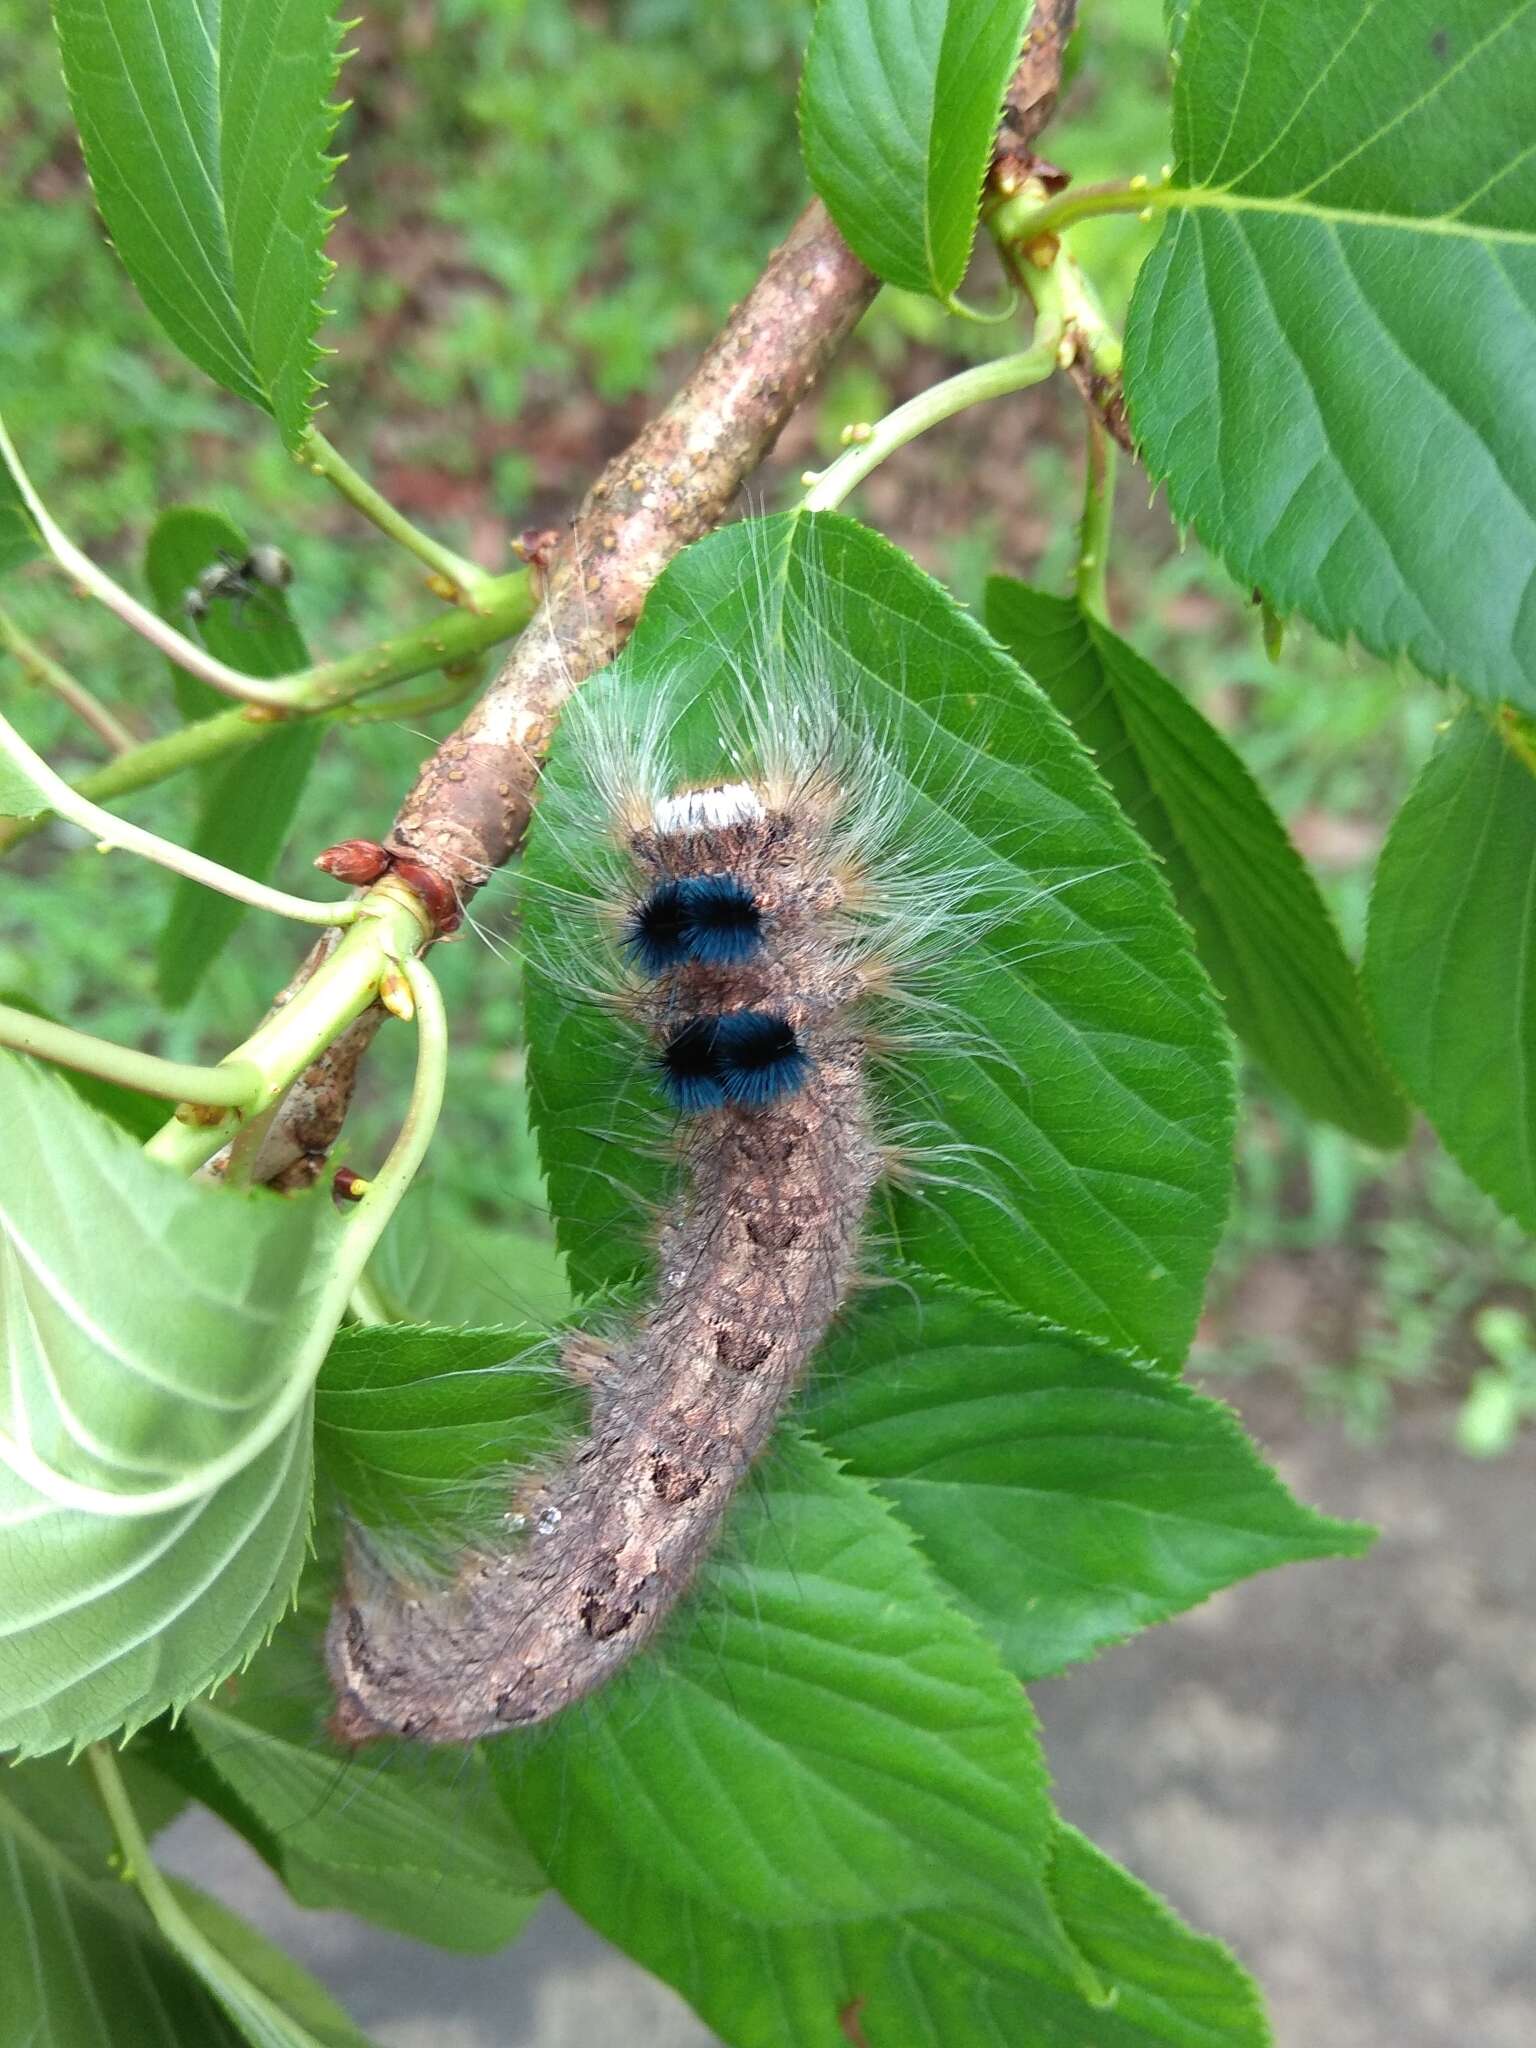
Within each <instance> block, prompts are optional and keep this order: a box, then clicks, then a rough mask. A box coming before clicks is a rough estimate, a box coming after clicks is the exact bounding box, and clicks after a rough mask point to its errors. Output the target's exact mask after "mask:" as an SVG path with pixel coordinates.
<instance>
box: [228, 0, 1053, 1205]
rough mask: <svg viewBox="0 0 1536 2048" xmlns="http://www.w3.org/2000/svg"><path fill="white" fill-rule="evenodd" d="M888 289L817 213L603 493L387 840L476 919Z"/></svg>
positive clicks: (1034, 37)
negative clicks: (658, 600)
mask: <svg viewBox="0 0 1536 2048" xmlns="http://www.w3.org/2000/svg"><path fill="white" fill-rule="evenodd" d="M1076 13H1077V0H1036V5H1035V13H1034V20H1033V23H1032V25H1031V28H1030V31H1029V35H1028V37H1027V39H1026V42H1025V47H1024V52H1023V56H1022V58H1021V60H1020V64H1019V68H1018V71H1017V73H1016V75H1015V78H1014V81H1013V84H1012V86H1011V87H1010V90H1009V94H1008V100H1007V107H1006V110H1005V118H1004V135H1005V139H1006V142H1007V145H1008V146H1009V147H1010V148H1012V149H1015V150H1020V149H1022V150H1027V149H1029V148H1030V147H1031V145H1032V144H1033V142H1034V140H1035V138H1036V136H1037V135H1038V134H1039V132H1040V130H1041V129H1042V128H1043V127H1044V126H1045V123H1046V122H1047V121H1048V120H1049V118H1050V116H1051V113H1052V112H1053V110H1054V108H1055V104H1056V98H1057V93H1058V91H1059V88H1060V82H1061V66H1062V60H1063V57H1064V55H1065V52H1066V45H1067V40H1068V38H1069V36H1070V35H1071V32H1072V27H1073V24H1074V22H1075V19H1076ZM878 289H879V281H878V279H876V278H875V277H874V276H873V274H872V273H871V272H870V271H868V270H866V269H865V267H864V266H863V264H862V263H860V262H859V260H858V258H857V257H856V256H854V254H853V253H852V251H851V250H850V249H849V248H848V246H847V244H846V243H845V242H844V241H843V239H842V237H841V235H840V234H839V233H838V231H837V229H836V228H835V227H834V226H833V224H832V221H831V218H830V216H829V215H828V214H827V212H826V209H825V208H824V207H823V206H822V205H821V203H820V201H819V200H818V201H813V202H812V203H811V205H810V206H808V207H807V208H806V210H805V212H804V213H803V214H802V215H801V216H800V218H799V220H798V221H797V222H796V223H795V225H794V227H793V228H792V229H791V230H790V233H789V235H788V237H787V239H786V240H785V241H784V243H783V244H782V246H781V247H780V248H779V249H777V250H776V251H775V252H774V254H773V255H772V256H771V257H770V258H769V260H768V264H767V267H766V268H765V270H764V271H763V274H762V276H761V277H760V278H759V280H758V282H757V284H756V285H755V286H754V287H753V289H752V291H751V292H750V293H749V294H748V296H747V297H746V299H744V300H743V301H742V303H741V305H740V306H739V307H738V308H737V309H736V311H735V312H734V313H733V314H732V316H731V318H730V320H729V321H728V322H727V323H726V325H725V327H724V328H723V329H722V331H721V333H720V334H719V336H718V337H717V338H716V340H715V341H714V342H713V343H712V344H711V345H710V347H709V349H708V350H707V351H706V352H705V354H704V356H703V357H702V358H701V360H700V362H699V364H698V366H697V368H696V369H695V370H694V372H693V374H692V376H690V377H689V379H688V381H687V383H686V384H685V385H684V386H683V388H682V390H681V391H679V392H678V394H677V396H676V397H675V398H674V399H673V400H672V402H671V404H670V405H668V406H667V408H666V410H665V411H664V412H662V413H661V414H660V415H659V416H658V417H657V418H656V419H654V420H653V421H652V422H651V423H650V424H649V425H648V426H646V427H645V428H644V429H643V430H642V431H641V433H640V434H639V436H638V437H637V438H636V440H635V441H633V442H632V443H631V445H630V446H629V447H628V448H627V449H626V450H625V451H624V453H623V454H622V455H619V456H618V457H616V458H615V459H614V461H612V462H610V463H609V465H608V467H607V468H606V469H605V470H604V471H603V473H602V475H601V476H600V477H599V478H598V479H597V481H596V483H594V484H593V486H592V488H591V489H590V490H589V491H588V493H587V495H586V497H585V499H584V500H583V502H582V505H581V508H580V510H579V511H578V512H577V514H576V517H575V519H574V520H573V521H572V523H571V527H570V529H569V531H568V532H567V533H566V534H565V535H564V536H563V538H562V539H561V540H560V541H559V542H558V543H557V545H556V546H555V548H554V549H553V551H552V554H551V558H550V560H549V562H548V564H547V565H546V570H547V580H546V583H545V588H544V593H543V598H542V601H541V603H540V605H539V608H538V610H537V612H536V613H535V615H534V617H533V619H532V620H531V622H530V623H529V625H528V627H527V628H526V629H525V631H524V632H523V634H522V636H521V638H520V639H519V640H518V642H517V644H516V645H515V646H514V647H513V649H512V651H511V653H510V655H509V656H508V658H507V660H506V662H505V663H504V664H503V667H502V669H501V672H500V674H499V675H498V676H497V678H496V680H495V682H494V683H493V684H492V685H491V688H490V689H489V690H488V691H487V692H486V694H485V696H484V697H482V698H481V700H480V701H479V703H478V704H476V706H475V708H474V709H473V710H472V711H471V712H470V714H469V716H468V717H467V718H466V719H465V720H464V722H463V724H461V725H460V726H459V727H458V729H457V731H455V732H454V733H453V734H451V735H450V737H449V738H448V739H446V740H445V741H444V742H443V743H442V745H441V746H440V747H439V748H438V749H437V751H436V753H435V754H433V756H432V757H431V759H430V760H429V761H428V762H427V764H426V766H425V767H424V768H423V769H422V771H421V774H420V775H419V776H418V778H417V780H416V784H415V787H414V788H413V789H412V790H411V792H410V794H409V795H408V796H407V797H406V799H405V802H404V803H403V804H402V805H401V807H400V810H399V812H398V814H397V815H396V818H395V822H394V825H393V827H392V828H391V831H390V833H389V835H388V837H387V838H386V840H385V841H384V846H385V848H386V850H387V851H388V852H389V854H390V855H391V856H392V857H393V858H395V859H400V860H405V861H407V862H416V863H418V864H419V865H420V866H421V867H424V868H426V869H427V870H429V871H430V873H431V874H432V875H433V876H435V877H438V878H440V879H441V881H442V882H443V883H444V884H446V885H447V887H448V888H449V889H451V891H452V892H453V895H454V897H456V898H457V900H458V902H459V904H460V905H461V906H462V904H463V903H464V902H466V901H467V900H468V898H470V897H471V896H473V895H474V894H475V892H476V891H477V890H478V889H480V888H481V887H482V886H483V885H484V883H485V881H486V880H487V878H488V877H489V876H490V875H491V874H492V873H493V872H494V870H495V869H496V868H498V867H499V866H500V865H501V864H502V863H503V862H504V861H505V860H507V859H508V858H509V857H510V856H511V855H512V854H513V853H515V852H516V851H517V849H518V847H519V846H520V845H521V844H522V840H523V836H524V834H525V833H526V832H527V829H528V822H529V819H530V817H531V815H532V810H533V802H534V794H535V788H536V785H537V781H538V775H539V766H540V762H541V759H542V757H543V753H544V750H545V748H546V747H547V746H548V744H549V740H550V736H551V734H552V732H553V730H554V727H555V724H556V721H557V720H558V717H559V714H560V709H561V706H562V705H563V704H564V702H565V700H566V698H567V697H569V696H570V694H571V692H572V691H573V690H575V689H576V688H577V687H578V686H579V685H580V684H581V683H583V682H585V681H586V679H587V677H588V676H590V675H592V674H593V673H594V672H595V671H596V670H598V669H600V668H602V667H604V666H605V665H606V664H607V663H608V662H609V661H611V660H612V659H613V657H614V655H615V654H616V653H617V652H618V650H619V648H620V647H621V646H622V645H623V644H624V641H625V640H626V639H627V638H628V636H629V633H630V630H631V629H632V627H633V626H634V623H635V620H636V619H637V618H638V617H639V614H640V608H641V606H642V605H643V604H644V602H645V598H646V594H647V592H648V591H649V590H650V588H651V586H652V584H653V583H654V582H655V581H656V579H657V577H658V576H659V575H660V574H661V572H662V570H663V569H665V568H666V566H667V564H668V563H669V562H670V561H671V560H672V559H673V557H674V556H675V555H676V554H678V553H679V552H680V551H681V550H682V549H683V548H684V547H686V546H687V545H688V544H689V543H690V542H691V541H694V540H697V539H698V538H699V536H700V535H701V534H704V533H706V532H708V530H709V529H710V528H711V527H712V526H714V525H715V524H716V523H717V522H718V521H719V520H720V519H721V518H722V517H723V516H724V515H725V513H726V512H727V511H728V510H729V508H730V505H731V502H732V500H733V499H734V498H735V496H736V494H737V492H738V491H739V490H740V488H741V486H742V485H743V484H744V483H745V482H746V480H747V478H748V477H750V476H751V474H752V473H753V471H754V470H755V469H756V468H757V466H758V464H759V463H760V462H761V461H762V460H763V458H764V457H765V456H766V455H767V453H768V452H769V450H770V449H771V448H772V447H773V444H774V442H775V441H776V440H777V439H778V436H779V434H780V432H781V430H782V429H783V427H784V425H785V423H786V421H787V420H788V419H789V417H790V415H791V414H792V413H793V412H794V410H795V408H796V407H797V406H798V405H799V404H800V401H801V400H802V399H803V398H804V396H805V394H806V392H807V391H808V390H809V389H810V387H811V385H812V384H813V383H814V382H815V380H816V378H817V377H818V375H819V374H820V373H821V371H822V370H823V369H824V368H825V366H826V364H827V363H828V362H829V361H830V360H831V358H832V357H833V355H835V354H836V352H837V350H838V349H839V348H840V347H841V346H842V344H843V343H844V341H846V339H847V338H848V336H849V334H851V332H852V331H853V329H854V327H855V326H856V324H857V323H858V320H859V318H860V316H861V315H862V314H863V313H864V311H865V309H866V308H867V307H868V305H869V303H870V301H871V300H872V299H873V298H874V296H875V293H876V291H877V290H878ZM376 1028H377V1019H376V1017H370V1015H368V1014H366V1013H365V1014H364V1015H363V1016H362V1017H360V1018H359V1019H358V1020H357V1021H356V1023H354V1024H353V1025H352V1026H351V1027H350V1028H349V1029H348V1031H347V1032H346V1033H344V1034H343V1035H342V1036H341V1037H340V1038H339V1039H337V1040H336V1041H335V1042H334V1043H333V1044H332V1045H331V1047H330V1049H329V1050H328V1052H327V1053H326V1055H325V1056H324V1058H323V1059H322V1060H320V1061H317V1062H316V1064H315V1066H314V1067H313V1068H312V1069H311V1070H310V1071H309V1072H308V1073H306V1074H305V1075H304V1076H303V1077H302V1079H301V1081H300V1083H299V1085H298V1086H297V1087H296V1088H295V1089H294V1090H293V1092H292V1094H291V1095H290V1097H289V1098H288V1101H286V1102H285V1103H284V1104H283V1105H282V1107H281V1108H280V1109H279V1111H278V1113H277V1116H276V1117H275V1118H274V1120H273V1124H272V1127H271V1129H270V1131H269V1133H268V1136H267V1139H266V1143H265V1145H264V1148H263V1155H262V1160H261V1166H260V1170H261V1172H262V1174H263V1177H266V1176H268V1175H276V1176H277V1177H278V1184H279V1185H282V1186H285V1187H294V1186H299V1185H304V1184H306V1183H307V1181H309V1180H311V1179H313V1178H314V1177H315V1176H316V1175H317V1174H318V1173H319V1171H320V1167H321V1164H322V1163H323V1160H324V1154H325V1152H326V1151H327V1150H328V1148H329V1146H330V1145H331V1144H332V1143H333V1142H334V1140H335V1137H336V1135H337V1133H338V1132H339V1131H340V1129H341V1126H342V1121H343V1119H344V1117H345V1115H346V1110H347V1104H348V1100H349V1098H350V1094H351V1087H352V1082H353V1079H354V1077H355V1074H356V1071H357V1067H358V1064H359V1061H360V1060H361V1058H362V1056H363V1053H364V1052H365V1051H366V1048H367V1043H368V1040H369V1039H370V1038H371V1037H372V1035H373V1031H374V1030H375V1029H376Z"/></svg>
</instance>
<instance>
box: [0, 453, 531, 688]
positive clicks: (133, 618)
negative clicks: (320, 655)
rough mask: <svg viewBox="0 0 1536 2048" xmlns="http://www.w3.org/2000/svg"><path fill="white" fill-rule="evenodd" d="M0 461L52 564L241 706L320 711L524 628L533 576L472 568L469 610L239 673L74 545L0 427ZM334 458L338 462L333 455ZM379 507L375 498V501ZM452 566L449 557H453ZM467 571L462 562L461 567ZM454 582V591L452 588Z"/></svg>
mask: <svg viewBox="0 0 1536 2048" xmlns="http://www.w3.org/2000/svg"><path fill="white" fill-rule="evenodd" d="M0 460H3V461H4V462H5V463H7V464H8V465H9V468H10V470H11V473H12V477H13V480H14V482H15V485H16V488H17V490H18V491H19V492H20V494H21V497H22V500H23V503H24V504H25V506H26V509H27V512H28V514H29V516H30V517H31V519H32V522H33V524H34V525H35V526H36V528H37V531H38V534H39V536H40V537H41V539H42V541H43V544H44V546H45V547H46V548H47V549H48V552H49V553H50V554H51V555H52V556H53V559H54V561H55V562H56V563H57V564H58V566H59V567H60V568H61V569H63V570H64V572H65V573H66V575H68V576H69V577H70V578H71V579H72V580H73V581H74V582H75V583H76V584H78V585H79V587H80V588H81V589H82V590H84V591H85V592H86V594H87V595H88V596H90V597H94V598H95V599H96V600H97V602H98V603H100V604H102V605H104V606H105V607H106V608H107V610H108V611H110V612H113V613H114V614H115V615H116V616H117V617H118V618H120V619H121V620H122V621H123V623H124V624H125V625H127V626H131V627H132V628H133V630H134V632H136V633H138V634H139V635H140V636H141V637H142V638H143V639H145V640H147V641H148V642H149V643H150V645H151V646H152V647H157V648H159V650H160V652H161V653H162V654H164V655H165V656H166V658H167V659H168V660H170V661H173V662H175V664H176V666H177V667H178V668H181V669H184V670H185V671H186V673H187V674H188V675H192V676H196V677H198V678H199V680H200V681H202V682H205V683H207V684H208V685H209V687H210V688H211V689H215V690H218V691H219V692H220V693H221V694H222V695H224V696H226V697H234V698H237V699H239V701H240V702H242V703H246V704H260V705H265V706H267V707H268V708H269V709H271V710H274V711H317V710H324V709H326V708H327V707H328V706H330V705H332V704H337V703H340V702H342V701H343V699H345V698H348V697H358V696H362V695H363V694H364V693H365V692H366V691H369V690H378V689H382V688H383V687H384V685H385V684H386V683H398V682H403V681H404V680H405V679H406V677H408V676H416V675H422V674H424V673H425V672H426V671H427V670H429V669H434V668H445V667H451V666H453V665H455V664H456V663H458V662H460V661H463V660H464V659H466V658H467V657H468V656H469V655H472V654H478V653H480V652H482V651H483V650H484V649H485V648H487V647H489V646H491V645H493V644H494V642H496V641H497V640H505V639H506V638H508V637H509V635H511V634H512V633H515V632H516V631H517V630H518V629H519V628H520V627H521V626H523V625H525V624H526V623H527V621H528V619H529V618H530V617H531V616H532V613H533V605H534V594H533V579H532V577H531V576H530V574H529V572H528V571H527V570H526V569H519V570H515V571H513V572H512V574H510V575H507V576H488V575H486V574H485V572H484V571H483V570H479V569H476V570H475V571H474V576H475V579H476V580H475V582H474V585H473V588H472V593H471V594H472V597H473V609H472V610H464V609H460V610H456V611H452V612H447V613H444V614H443V615H442V616H441V617H439V618H436V619H431V620H428V621H427V623H426V624H425V625H422V626H417V627H413V628H412V629H411V631H410V632H408V633H400V634H397V635H396V636H395V637H394V638H393V639H390V640H385V641H382V642H380V643H379V645H377V646H375V647H365V648H363V649H361V650H360V651H359V652H358V653H356V654H348V655H343V656H342V657H341V658H340V660H338V661H326V662H320V663H317V664H316V666H315V667H313V668H306V669H299V670H296V671H295V673H294V674H292V675H287V676H275V677H272V678H261V677H257V676H248V675H244V674H242V672H241V671H240V670H239V669H234V668H231V667H230V666H229V665H228V663H227V662H222V661H219V660H218V659H217V658H216V657H215V656H213V655H211V654H210V653H209V652H208V650H207V649H206V648H204V647H199V646H198V644H197V643H196V641H193V640H189V639H188V638H187V636H186V634H185V633H181V632H178V631H177V629H176V628H175V627H174V626H172V625H171V624H169V623H168V621H166V620H165V619H162V618H161V617H160V615H159V614H158V613H157V612H152V611H150V610H149V609H148V607H147V606H145V605H142V604H140V602H139V600H138V599H137V598H136V597H133V596H131V595H130V593H129V592H128V591H126V590H124V589H123V588H122V587H121V585H119V584H117V583H115V582H113V580H112V578H111V577H110V576H109V575H108V574H107V573H106V571H105V570H104V569H100V568H98V567H97V565H96V564H95V563H94V562H93V561H92V560H91V559H90V557H89V556H88V555H86V554H84V553H83V552H82V551H81V550H80V549H79V548H77V547H76V546H75V544H74V542H73V541H72V540H71V539H70V538H69V536H68V534H67V533H65V532H64V530H63V528H62V527H61V526H60V525H59V524H58V522H57V521H56V520H55V519H54V518H53V516H52V514H51V513H50V512H49V511H48V508H47V507H46V506H45V505H44V503H43V501H42V499H41V498H40V497H39V496H38V494H37V492H36V491H35V490H34V489H33V487H32V484H31V481H30V479H29V478H28V476H27V473H26V471H25V470H24V469H23V468H22V466H21V463H20V461H19V459H18V457H17V455H16V451H15V448H14V447H13V446H12V444H11V440H10V437H9V435H8V434H7V433H6V431H5V426H4V423H3V422H0ZM338 460H339V458H338ZM381 502H382V501H381ZM453 559H454V560H455V561H457V559H458V558H457V557H456V556H455V557H453ZM461 566H462V567H464V568H466V569H467V568H469V567H470V565H469V564H467V563H466V564H462V565H461ZM450 580H452V581H453V582H454V589H455V590H458V589H459V588H460V585H459V583H458V582H457V581H456V580H454V579H450Z"/></svg>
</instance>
